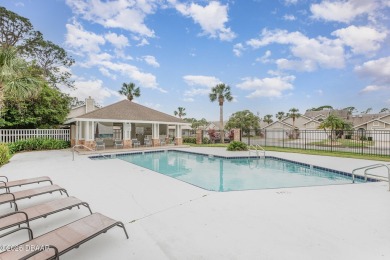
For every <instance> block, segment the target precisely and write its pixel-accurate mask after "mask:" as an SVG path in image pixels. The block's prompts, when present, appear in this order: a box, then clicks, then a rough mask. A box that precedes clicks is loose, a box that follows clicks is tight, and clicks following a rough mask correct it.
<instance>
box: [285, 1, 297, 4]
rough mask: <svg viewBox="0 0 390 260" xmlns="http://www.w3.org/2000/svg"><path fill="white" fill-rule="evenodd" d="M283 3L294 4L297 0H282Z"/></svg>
mask: <svg viewBox="0 0 390 260" xmlns="http://www.w3.org/2000/svg"><path fill="white" fill-rule="evenodd" d="M284 3H285V4H286V5H295V4H296V3H298V0H284Z"/></svg>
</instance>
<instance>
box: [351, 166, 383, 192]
mask: <svg viewBox="0 0 390 260" xmlns="http://www.w3.org/2000/svg"><path fill="white" fill-rule="evenodd" d="M382 167H385V168H387V178H386V177H383V176H380V175H376V174H372V173H368V171H369V170H373V169H377V168H382ZM359 170H364V180H365V181H367V176H372V177H374V178H376V179H378V180H381V181H387V182H388V183H389V191H390V164H384V163H377V164H372V165H368V166H364V167H360V168H356V169H354V170H353V171H352V182H355V176H356V173H355V172H356V171H359Z"/></svg>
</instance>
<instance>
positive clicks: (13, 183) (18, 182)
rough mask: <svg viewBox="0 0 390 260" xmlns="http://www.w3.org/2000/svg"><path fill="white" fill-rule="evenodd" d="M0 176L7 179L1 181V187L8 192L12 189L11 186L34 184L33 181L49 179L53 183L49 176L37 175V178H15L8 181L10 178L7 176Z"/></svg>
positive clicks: (38, 181)
mask: <svg viewBox="0 0 390 260" xmlns="http://www.w3.org/2000/svg"><path fill="white" fill-rule="evenodd" d="M0 178H4V179H5V180H6V181H0V189H2V188H5V189H6V191H7V192H9V191H10V189H9V188H12V187H16V186H19V187H20V186H22V185H27V184H33V183H40V182H45V181H48V182H50V184H53V182H52V181H51V179H50V178H49V177H47V176H42V177H37V178H31V179H22V180H15V181H8V178H7V177H6V176H0Z"/></svg>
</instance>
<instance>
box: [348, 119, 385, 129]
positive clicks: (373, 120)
mask: <svg viewBox="0 0 390 260" xmlns="http://www.w3.org/2000/svg"><path fill="white" fill-rule="evenodd" d="M375 121H378V122H381V123H383V124H388V125H390V122H386V121H383V120H380V119H379V118H375V119H372V120H370V121H367V122H364V123H363V124H360V125H356V126H354V127H353V128H357V127H360V126H363V125H366V124H369V123H371V122H375Z"/></svg>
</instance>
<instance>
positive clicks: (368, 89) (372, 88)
mask: <svg viewBox="0 0 390 260" xmlns="http://www.w3.org/2000/svg"><path fill="white" fill-rule="evenodd" d="M385 89H388V88H386V87H385V86H377V85H369V86H367V87H365V88H363V89H362V90H361V91H360V92H361V93H367V92H374V91H379V90H385Z"/></svg>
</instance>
